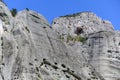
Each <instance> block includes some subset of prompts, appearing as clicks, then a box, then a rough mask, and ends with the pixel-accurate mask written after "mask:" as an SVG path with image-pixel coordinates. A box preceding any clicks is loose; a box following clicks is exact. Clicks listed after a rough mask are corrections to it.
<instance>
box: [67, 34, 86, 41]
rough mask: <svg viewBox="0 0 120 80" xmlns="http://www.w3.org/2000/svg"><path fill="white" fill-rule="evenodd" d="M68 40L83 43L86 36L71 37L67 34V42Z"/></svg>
mask: <svg viewBox="0 0 120 80" xmlns="http://www.w3.org/2000/svg"><path fill="white" fill-rule="evenodd" d="M69 41H74V42H75V41H77V42H82V43H85V42H86V38H84V37H82V36H79V35H77V36H75V37H72V36H70V35H68V36H67V42H69Z"/></svg>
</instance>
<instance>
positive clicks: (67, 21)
mask: <svg viewBox="0 0 120 80" xmlns="http://www.w3.org/2000/svg"><path fill="white" fill-rule="evenodd" d="M119 66H120V32H119V31H115V30H114V29H113V26H112V24H111V23H110V22H109V21H106V20H102V19H100V18H99V17H97V16H96V15H95V14H93V13H91V12H82V13H77V14H73V15H67V16H61V17H59V18H56V19H54V20H53V23H52V26H50V24H49V23H48V22H47V20H46V19H45V18H44V17H43V16H42V15H40V14H38V13H36V12H34V11H31V10H23V11H20V12H18V13H17V14H16V16H15V17H13V16H12V15H11V13H10V11H9V9H8V8H7V6H6V5H4V3H2V2H0V80H119V79H120V76H119V74H120V69H119V68H120V67H119Z"/></svg>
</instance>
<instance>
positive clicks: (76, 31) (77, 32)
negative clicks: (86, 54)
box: [75, 27, 84, 35]
mask: <svg viewBox="0 0 120 80" xmlns="http://www.w3.org/2000/svg"><path fill="white" fill-rule="evenodd" d="M83 32H84V31H83V29H82V28H80V27H77V28H76V30H75V34H77V35H79V34H81V33H83Z"/></svg>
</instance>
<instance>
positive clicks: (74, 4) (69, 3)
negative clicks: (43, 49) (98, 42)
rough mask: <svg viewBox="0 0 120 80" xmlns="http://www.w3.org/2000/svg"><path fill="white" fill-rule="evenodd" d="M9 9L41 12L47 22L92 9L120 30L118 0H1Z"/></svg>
mask: <svg viewBox="0 0 120 80" xmlns="http://www.w3.org/2000/svg"><path fill="white" fill-rule="evenodd" d="M3 1H4V2H5V3H6V4H7V6H8V7H9V9H12V8H16V9H17V10H18V11H20V10H24V9H25V8H29V9H31V10H34V11H36V12H38V13H40V14H42V15H43V16H44V17H45V18H46V19H47V20H48V21H49V23H51V22H52V20H53V19H54V18H56V17H59V16H63V15H67V14H73V13H78V12H82V11H92V12H93V13H95V14H96V15H97V16H99V17H101V18H102V19H104V20H109V21H111V22H112V24H113V26H114V28H115V29H116V30H120V0H3Z"/></svg>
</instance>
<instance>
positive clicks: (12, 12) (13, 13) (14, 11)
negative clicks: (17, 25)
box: [10, 8, 17, 17]
mask: <svg viewBox="0 0 120 80" xmlns="http://www.w3.org/2000/svg"><path fill="white" fill-rule="evenodd" d="M10 12H11V14H12V16H13V17H15V16H16V14H17V9H15V8H12V10H10Z"/></svg>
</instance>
